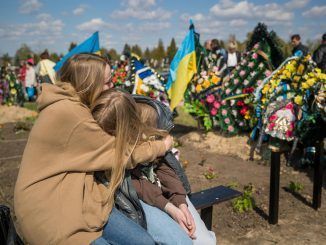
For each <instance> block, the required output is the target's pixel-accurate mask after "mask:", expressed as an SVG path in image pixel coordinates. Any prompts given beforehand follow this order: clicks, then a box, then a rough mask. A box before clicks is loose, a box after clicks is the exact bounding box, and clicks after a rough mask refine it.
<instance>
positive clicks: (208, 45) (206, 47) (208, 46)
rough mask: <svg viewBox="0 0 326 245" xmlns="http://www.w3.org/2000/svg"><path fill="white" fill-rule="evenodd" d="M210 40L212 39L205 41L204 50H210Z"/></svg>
mask: <svg viewBox="0 0 326 245" xmlns="http://www.w3.org/2000/svg"><path fill="white" fill-rule="evenodd" d="M211 42H212V40H210V39H209V40H206V41H205V44H204V47H205V49H206V52H210V51H211Z"/></svg>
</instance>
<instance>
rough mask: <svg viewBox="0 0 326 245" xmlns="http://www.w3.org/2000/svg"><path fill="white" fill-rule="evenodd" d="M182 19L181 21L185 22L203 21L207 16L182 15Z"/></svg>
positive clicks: (199, 14)
mask: <svg viewBox="0 0 326 245" xmlns="http://www.w3.org/2000/svg"><path fill="white" fill-rule="evenodd" d="M180 19H181V20H184V21H189V20H190V19H192V20H193V21H203V20H204V19H205V16H204V15H203V14H201V13H198V14H193V15H191V14H182V15H181V16H180Z"/></svg>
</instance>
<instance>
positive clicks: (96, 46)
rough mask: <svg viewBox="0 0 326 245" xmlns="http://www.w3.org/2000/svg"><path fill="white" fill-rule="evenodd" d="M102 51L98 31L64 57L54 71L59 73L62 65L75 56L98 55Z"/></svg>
mask: <svg viewBox="0 0 326 245" xmlns="http://www.w3.org/2000/svg"><path fill="white" fill-rule="evenodd" d="M99 51H100V41H99V36H98V31H97V32H95V33H94V34H93V35H92V36H90V37H89V38H88V39H86V40H85V41H84V42H82V43H81V44H79V45H78V46H76V47H74V48H73V49H72V50H71V51H70V52H69V53H68V54H66V55H65V56H63V57H62V59H61V60H60V61H59V62H58V63H57V64H56V65H55V66H54V70H55V71H58V70H59V69H60V68H61V67H62V65H63V64H64V63H65V62H66V61H67V60H68V59H69V58H70V57H71V56H73V55H75V54H81V53H96V52H99Z"/></svg>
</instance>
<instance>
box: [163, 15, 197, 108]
mask: <svg viewBox="0 0 326 245" xmlns="http://www.w3.org/2000/svg"><path fill="white" fill-rule="evenodd" d="M195 73H197V66H196V52H195V30H194V25H193V23H192V21H191V20H190V28H189V32H188V34H187V36H186V37H185V39H184V40H183V42H182V44H181V46H180V48H179V49H178V51H177V53H176V55H175V56H174V58H173V60H172V62H171V65H170V74H169V79H168V82H167V84H166V90H167V91H168V95H169V98H170V100H171V101H170V108H171V109H172V110H173V109H174V108H175V107H177V105H178V104H179V103H180V101H181V100H182V99H183V96H184V93H185V91H186V89H187V85H188V83H189V82H190V80H191V79H192V77H193V75H194V74H195Z"/></svg>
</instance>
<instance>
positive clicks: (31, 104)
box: [24, 102, 37, 111]
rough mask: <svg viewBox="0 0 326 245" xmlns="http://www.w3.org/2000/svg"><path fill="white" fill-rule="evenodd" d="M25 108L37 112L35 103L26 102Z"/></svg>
mask: <svg viewBox="0 0 326 245" xmlns="http://www.w3.org/2000/svg"><path fill="white" fill-rule="evenodd" d="M24 108H26V109H28V110H31V111H37V105H36V103H35V102H25V103H24Z"/></svg>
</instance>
